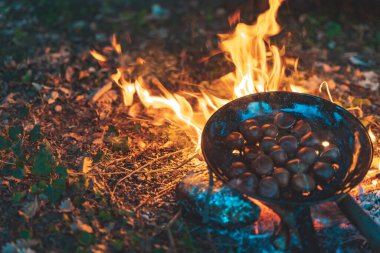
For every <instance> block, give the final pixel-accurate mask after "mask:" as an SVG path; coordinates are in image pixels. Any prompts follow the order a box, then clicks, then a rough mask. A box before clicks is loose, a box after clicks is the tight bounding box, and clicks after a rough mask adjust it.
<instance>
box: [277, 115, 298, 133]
mask: <svg viewBox="0 0 380 253" xmlns="http://www.w3.org/2000/svg"><path fill="white" fill-rule="evenodd" d="M274 123H275V124H276V126H277V127H278V128H280V129H290V128H291V127H292V126H293V125H294V123H296V119H295V118H294V117H293V116H292V115H290V114H287V113H284V112H280V113H277V114H276V116H274Z"/></svg>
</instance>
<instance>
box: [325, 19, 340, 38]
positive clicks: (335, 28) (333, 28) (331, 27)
mask: <svg viewBox="0 0 380 253" xmlns="http://www.w3.org/2000/svg"><path fill="white" fill-rule="evenodd" d="M325 29H326V30H325V33H326V36H327V37H329V38H333V37H336V36H338V35H339V34H341V33H342V26H341V25H340V24H338V23H336V22H329V23H327V25H326V28H325Z"/></svg>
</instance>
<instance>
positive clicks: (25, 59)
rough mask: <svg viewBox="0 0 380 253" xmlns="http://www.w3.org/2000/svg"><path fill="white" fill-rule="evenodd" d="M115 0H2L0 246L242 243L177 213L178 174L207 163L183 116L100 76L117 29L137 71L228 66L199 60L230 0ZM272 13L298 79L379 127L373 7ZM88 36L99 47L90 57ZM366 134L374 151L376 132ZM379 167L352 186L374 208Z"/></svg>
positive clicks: (198, 71)
mask: <svg viewBox="0 0 380 253" xmlns="http://www.w3.org/2000/svg"><path fill="white" fill-rule="evenodd" d="M52 2H53V3H52ZM123 2H124V1H119V0H110V1H89V0H84V1H80V2H77V1H72V0H70V1H39V4H35V5H33V4H31V3H29V1H26V0H16V1H5V2H1V3H0V43H1V48H0V197H1V201H0V213H1V215H0V247H2V249H3V252H27V251H26V249H27V248H30V249H33V250H35V251H36V252H69V251H71V252H104V251H113V252H117V251H123V252H206V251H207V252H209V251H210V250H213V251H214V252H237V251H238V249H239V252H247V251H249V250H250V249H252V248H250V247H247V246H246V245H245V242H246V239H244V240H243V239H242V240H241V241H239V242H236V240H235V239H232V238H231V239H228V238H227V239H226V236H225V234H224V235H223V233H219V234H218V233H211V234H210V233H205V232H204V231H203V230H202V225H200V224H197V223H193V222H189V221H188V220H187V219H186V218H185V217H184V216H183V215H182V212H181V211H180V207H179V206H178V204H177V203H176V200H175V191H174V189H175V186H176V185H177V183H178V182H179V181H180V180H181V179H182V178H183V177H184V176H185V175H186V174H187V173H189V172H190V171H205V164H204V161H203V160H202V158H201V157H200V156H197V155H196V154H194V151H193V150H194V147H193V144H192V143H191V141H190V140H189V139H187V138H186V137H182V136H184V132H183V130H182V129H179V128H177V127H175V126H172V125H170V124H169V123H168V122H166V123H164V124H161V125H159V126H157V125H156V124H154V122H153V121H152V120H151V119H150V118H149V117H147V116H146V115H143V114H142V115H139V117H131V116H130V110H129V109H130V108H129V107H126V106H124V105H123V98H122V94H121V92H120V89H119V88H118V87H117V86H116V85H115V84H112V81H111V79H110V76H111V75H112V74H113V73H115V69H116V67H117V66H118V57H117V55H116V54H115V53H114V52H111V50H110V45H111V38H112V35H113V34H116V37H117V38H118V40H119V42H120V44H121V45H122V47H123V51H124V52H126V53H127V54H128V55H130V57H131V58H132V59H137V58H138V57H140V58H142V59H144V60H145V62H146V65H145V66H146V67H145V68H144V69H143V70H136V71H139V74H140V75H141V74H142V75H145V76H150V77H152V78H157V79H159V80H160V81H161V82H162V83H163V84H164V85H165V86H166V88H167V89H168V90H170V91H176V90H178V89H181V88H183V87H186V89H188V90H191V89H192V87H196V86H197V85H199V84H200V83H203V84H204V83H207V84H210V83H212V81H214V80H217V79H218V78H220V77H221V76H223V75H225V74H227V73H228V72H230V71H232V70H233V66H232V65H231V63H229V62H228V61H227V60H226V59H225V57H224V56H223V55H217V56H214V57H211V58H209V59H208V60H207V61H202V62H200V61H199V60H200V59H202V58H204V57H207V56H209V55H210V54H211V52H212V51H213V50H215V49H217V47H218V43H217V42H218V40H217V36H216V35H217V34H220V33H226V32H229V31H231V28H230V27H229V25H228V22H227V19H228V15H229V14H231V12H232V10H230V9H229V7H228V6H218V5H216V4H214V1H210V3H209V4H206V3H203V4H201V1H168V3H165V4H164V5H162V6H158V5H156V6H153V5H151V4H150V3H149V1H130V2H128V1H125V2H127V3H123ZM178 2H181V3H178ZM245 19H246V21H250V22H252V17H250V15H246V17H245ZM279 23H280V25H281V27H282V31H281V33H280V35H278V36H276V38H274V41H275V43H278V44H281V45H282V44H284V43H286V53H287V55H289V56H292V57H297V58H299V59H300V64H299V75H298V77H297V78H296V79H295V82H296V83H297V85H300V86H304V87H308V89H310V90H318V87H319V84H320V83H321V82H323V81H327V82H328V84H329V87H330V90H331V93H332V97H333V98H334V100H335V101H336V102H337V103H339V104H341V105H342V106H344V107H345V108H355V107H358V108H360V110H353V111H352V112H353V113H354V114H355V115H356V116H357V117H359V118H360V119H361V121H362V122H363V124H365V125H366V126H367V127H371V129H372V131H373V133H374V135H375V136H376V137H377V140H379V139H380V125H379V124H380V123H379V122H380V121H379V116H380V88H379V81H380V78H379V75H380V67H379V66H380V53H379V52H380V32H379V31H380V23H379V22H378V20H377V21H376V20H371V19H365V20H364V21H363V20H361V19H360V18H358V19H355V18H352V17H347V16H345V15H344V14H342V15H340V16H335V17H332V16H329V15H323V14H321V13H313V12H309V13H304V14H297V15H295V14H294V13H293V12H292V10H290V9H289V8H288V7H287V6H286V4H285V6H283V7H282V8H281V9H280V14H279ZM91 49H95V50H97V51H98V52H101V53H102V54H106V55H107V56H108V57H109V60H108V61H107V62H106V63H104V64H102V65H99V64H98V63H97V61H96V60H95V59H94V58H93V57H92V56H91V54H90V50H91ZM107 84H108V85H111V86H107ZM105 86H106V87H109V89H106V90H105V92H103V93H102V96H101V97H100V98H98V99H94V95H95V94H100V93H99V90H101V89H102V88H103V87H105ZM316 94H317V95H319V96H322V97H324V98H327V93H326V92H324V91H323V92H322V93H316ZM95 100H96V101H95ZM136 103H139V102H138V101H137V102H136ZM179 136H181V138H179ZM374 147H375V157H379V155H380V151H379V149H380V144H379V143H378V142H376V141H375V143H374ZM189 158H192V159H189ZM184 162H186V164H184ZM379 162H380V161H379V159H378V158H376V159H375V163H374V164H375V165H376V164H378V163H379ZM376 170H377V168H372V171H371V173H370V174H369V176H368V177H367V178H366V179H365V182H364V183H363V184H362V187H361V188H358V189H356V192H359V193H360V194H365V193H368V194H369V195H368V196H370V197H368V198H375V199H365V197H363V198H364V199H363V198H362V199H360V198H359V199H360V200H361V202H362V203H364V205H366V206H363V207H365V208H367V209H368V212H369V213H370V214H371V215H372V216H373V217H374V218H375V219H377V221H380V209H379V205H380V194H377V193H378V190H377V189H376V186H374V184H373V183H372V181H373V180H376V179H377V177H380V176H379V175H378V174H377V172H376ZM378 185H380V182H379V184H378ZM363 196H366V195H363ZM22 250H24V251H22Z"/></svg>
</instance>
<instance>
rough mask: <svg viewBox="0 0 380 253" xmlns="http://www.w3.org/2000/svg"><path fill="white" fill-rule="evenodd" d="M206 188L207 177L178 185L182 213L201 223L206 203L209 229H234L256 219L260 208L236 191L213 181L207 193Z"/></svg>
mask: <svg viewBox="0 0 380 253" xmlns="http://www.w3.org/2000/svg"><path fill="white" fill-rule="evenodd" d="M214 180H215V178H214ZM208 185H209V175H208V173H192V174H189V175H187V176H186V177H185V178H184V179H183V180H182V181H181V182H180V183H179V184H178V185H177V188H176V197H177V202H178V203H179V204H180V205H181V206H182V207H183V209H184V211H185V213H187V214H189V215H191V216H193V217H195V218H196V220H198V221H202V217H203V215H204V213H205V207H206V202H207V200H208V199H209V216H208V217H209V225H211V226H216V227H223V228H237V227H241V226H246V225H248V224H251V223H253V222H255V221H256V220H257V219H258V218H259V216H260V212H261V209H260V207H259V206H257V205H256V204H254V203H253V202H252V201H250V200H249V199H248V198H246V197H244V196H243V195H242V194H240V193H239V192H238V191H237V190H235V189H232V188H230V187H228V186H226V185H223V184H222V183H221V181H219V180H216V182H215V183H214V186H213V187H212V188H211V190H210V191H209V190H208V189H209V187H208ZM208 193H209V194H208ZM208 195H209V196H208Z"/></svg>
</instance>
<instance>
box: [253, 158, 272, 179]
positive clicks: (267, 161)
mask: <svg viewBox="0 0 380 253" xmlns="http://www.w3.org/2000/svg"><path fill="white" fill-rule="evenodd" d="M249 168H250V169H251V170H252V171H254V172H255V173H256V174H257V175H259V176H264V175H270V174H272V172H273V161H272V159H271V158H270V157H269V156H267V155H264V154H260V155H259V156H258V157H257V158H256V159H255V160H253V161H252V162H251V164H250V165H249Z"/></svg>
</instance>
